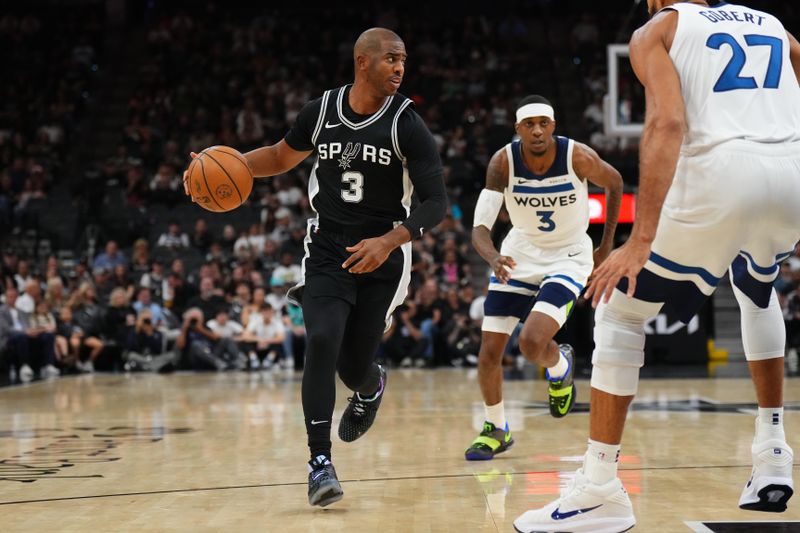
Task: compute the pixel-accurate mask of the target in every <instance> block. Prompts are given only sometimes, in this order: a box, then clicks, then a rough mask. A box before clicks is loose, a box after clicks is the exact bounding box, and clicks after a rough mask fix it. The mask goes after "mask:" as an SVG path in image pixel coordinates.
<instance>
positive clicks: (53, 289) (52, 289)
mask: <svg viewBox="0 0 800 533" xmlns="http://www.w3.org/2000/svg"><path fill="white" fill-rule="evenodd" d="M44 300H45V301H46V302H47V305H49V306H50V309H52V310H53V312H54V313H60V312H61V308H62V307H64V306H66V304H67V297H66V294H65V292H64V282H63V281H61V278H60V277H57V276H51V277H49V278H47V286H46V288H45V290H44Z"/></svg>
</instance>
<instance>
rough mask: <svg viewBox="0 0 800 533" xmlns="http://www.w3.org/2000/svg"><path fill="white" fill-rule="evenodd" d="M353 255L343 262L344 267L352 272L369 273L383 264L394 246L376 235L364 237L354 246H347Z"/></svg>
mask: <svg viewBox="0 0 800 533" xmlns="http://www.w3.org/2000/svg"><path fill="white" fill-rule="evenodd" d="M345 250H347V251H348V252H352V255H351V256H350V257H348V258H347V260H346V261H345V262H344V263H342V268H344V269H345V270H347V271H348V272H350V273H351V274H367V273H369V272H372V271H373V270H375V269H376V268H378V267H379V266H381V265H382V264H383V263H384V262H385V261H386V259H387V258H388V257H389V254H390V253H391V252H392V247H391V245H389V244H388V243H387V242H386V240H385V239H382V238H381V237H375V238H372V239H364V240H363V241H360V242H358V243H357V244H355V245H353V246H348V247H347V248H345Z"/></svg>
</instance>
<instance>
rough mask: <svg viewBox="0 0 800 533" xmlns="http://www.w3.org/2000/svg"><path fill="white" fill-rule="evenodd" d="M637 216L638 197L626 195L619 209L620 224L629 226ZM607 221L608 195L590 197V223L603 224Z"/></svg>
mask: <svg viewBox="0 0 800 533" xmlns="http://www.w3.org/2000/svg"><path fill="white" fill-rule="evenodd" d="M635 215H636V195H635V194H631V193H624V194H623V195H622V203H621V204H620V208H619V222H620V223H621V224H629V223H631V222H633V218H634V216H635ZM605 221H606V195H605V194H590V195H589V223H591V224H602V223H604V222H605Z"/></svg>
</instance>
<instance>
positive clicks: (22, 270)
mask: <svg viewBox="0 0 800 533" xmlns="http://www.w3.org/2000/svg"><path fill="white" fill-rule="evenodd" d="M31 281H33V274H32V273H31V270H30V263H28V262H27V261H25V260H20V261H19V262H17V269H16V274H14V282H15V283H16V284H17V290H18V291H19V292H24V291H25V287H26V286H27V285H28V283H30V282H31ZM31 311H33V309H31Z"/></svg>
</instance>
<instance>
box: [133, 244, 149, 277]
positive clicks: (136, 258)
mask: <svg viewBox="0 0 800 533" xmlns="http://www.w3.org/2000/svg"><path fill="white" fill-rule="evenodd" d="M149 270H150V249H149V244H148V242H147V240H145V239H137V240H136V242H134V243H133V251H132V252H131V273H132V274H133V282H134V283H139V284H141V283H140V282H139V280H140V279H141V277H142V276H143V275H144V274H145V272H148V271H149Z"/></svg>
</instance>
